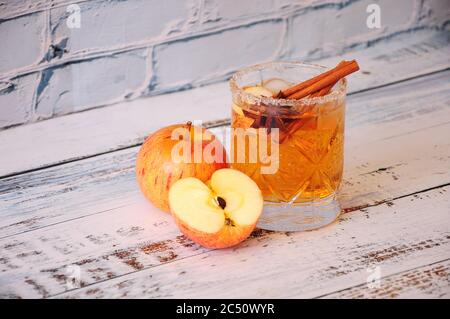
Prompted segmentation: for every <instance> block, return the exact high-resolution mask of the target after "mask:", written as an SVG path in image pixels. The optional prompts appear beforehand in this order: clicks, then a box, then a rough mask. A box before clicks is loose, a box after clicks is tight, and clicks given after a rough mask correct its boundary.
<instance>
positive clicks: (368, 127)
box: [0, 72, 450, 238]
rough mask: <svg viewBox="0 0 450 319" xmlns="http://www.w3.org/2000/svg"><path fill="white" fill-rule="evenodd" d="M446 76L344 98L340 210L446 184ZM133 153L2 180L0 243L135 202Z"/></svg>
mask: <svg viewBox="0 0 450 319" xmlns="http://www.w3.org/2000/svg"><path fill="white" fill-rule="evenodd" d="M449 74H450V72H443V73H440V74H435V75H433V76H429V77H426V78H422V79H416V80H411V81H408V82H407V83H406V82H405V83H404V84H403V83H402V84H397V85H395V86H392V87H387V88H383V89H378V90H377V91H379V92H380V94H379V95H377V94H376V92H375V91H374V92H364V93H361V94H357V95H354V96H352V97H350V98H349V103H348V109H347V117H348V121H347V132H346V162H345V173H344V176H345V180H344V187H343V190H342V202H343V205H344V208H345V209H347V210H352V209H354V207H360V206H364V205H372V204H374V203H377V202H380V201H385V200H389V199H392V198H396V197H399V196H403V195H405V194H410V193H414V192H417V191H421V190H423V189H427V188H430V187H434V186H436V185H441V184H445V183H447V182H449V181H450V178H449V176H450V166H449V165H450V162H449V161H448V160H447V158H448V156H449V154H450V141H449V140H448V138H447V137H448V136H449V135H450V123H448V118H449V117H450V115H449V114H450V108H449V103H450V102H449V101H450V92H449V91H448V89H447V85H446V82H445V79H447V78H448V76H449ZM405 95H407V97H405ZM365 96H366V97H367V98H364V97H365ZM216 131H217V132H218V131H220V130H219V129H217V130H216ZM418 141H420V143H418ZM423 141H433V143H425V142H423ZM399 145H402V148H400V147H398V146H399ZM137 149H138V148H137V147H135V148H130V149H126V150H122V151H117V152H114V153H111V154H105V155H101V156H97V157H94V158H90V159H85V160H81V161H77V162H74V163H67V164H64V165H61V166H56V167H52V168H48V169H45V170H39V171H36V172H32V173H27V174H22V175H17V176H13V177H9V178H4V179H2V180H1V181H0V216H1V217H2V218H1V219H0V238H2V237H8V236H12V235H14V234H18V233H21V232H25V231H30V230H34V229H38V228H41V227H46V226H48V225H52V224H54V223H61V222H64V221H66V220H70V219H76V218H81V217H83V216H87V215H91V214H96V213H99V212H103V211H108V210H111V209H115V208H118V207H122V206H126V205H129V204H132V203H134V202H135V201H136V200H138V199H139V198H140V194H139V190H138V187H137V185H136V182H135V177H134V161H135V154H136V152H137ZM380 149H381V150H383V152H384V153H380V151H379V150H380ZM86 172H88V174H86ZM381 185H382V186H381Z"/></svg>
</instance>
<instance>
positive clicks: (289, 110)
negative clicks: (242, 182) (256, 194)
mask: <svg viewBox="0 0 450 319" xmlns="http://www.w3.org/2000/svg"><path fill="white" fill-rule="evenodd" d="M324 71H327V68H325V67H323V66H319V65H312V64H306V63H297V62H270V63H264V64H258V65H254V66H251V67H247V68H244V69H241V70H239V71H238V72H237V73H235V74H234V75H233V77H232V78H231V80H230V88H231V93H232V120H231V138H230V142H231V152H230V156H231V158H230V161H231V165H232V167H233V168H234V169H237V170H240V171H242V172H243V173H245V174H247V175H248V176H250V177H251V178H252V179H253V180H254V181H255V182H256V183H257V184H258V186H259V188H260V189H261V191H262V194H263V197H264V201H265V205H264V211H263V214H262V216H261V218H260V220H259V223H258V225H257V226H258V227H259V228H262V229H268V230H279V231H305V230H311V229H315V228H319V227H322V226H325V225H327V224H330V223H331V222H333V221H334V220H335V219H336V218H337V217H338V216H339V214H340V211H341V209H340V205H339V202H338V200H337V193H338V190H339V186H340V184H341V181H342V171H343V160H344V124H345V95H346V80H345V79H342V80H340V81H339V82H338V83H337V84H336V85H335V86H334V87H333V89H332V91H331V92H330V93H329V94H327V95H325V96H321V97H306V98H303V99H300V100H290V99H278V98H273V97H272V95H276V94H277V93H278V92H279V91H280V90H282V89H284V88H287V87H289V86H292V85H294V84H296V83H299V82H301V81H304V80H307V79H309V78H311V77H314V76H316V75H317V74H319V73H322V72H324ZM255 92H256V94H255ZM268 92H270V94H268ZM258 94H262V95H258Z"/></svg>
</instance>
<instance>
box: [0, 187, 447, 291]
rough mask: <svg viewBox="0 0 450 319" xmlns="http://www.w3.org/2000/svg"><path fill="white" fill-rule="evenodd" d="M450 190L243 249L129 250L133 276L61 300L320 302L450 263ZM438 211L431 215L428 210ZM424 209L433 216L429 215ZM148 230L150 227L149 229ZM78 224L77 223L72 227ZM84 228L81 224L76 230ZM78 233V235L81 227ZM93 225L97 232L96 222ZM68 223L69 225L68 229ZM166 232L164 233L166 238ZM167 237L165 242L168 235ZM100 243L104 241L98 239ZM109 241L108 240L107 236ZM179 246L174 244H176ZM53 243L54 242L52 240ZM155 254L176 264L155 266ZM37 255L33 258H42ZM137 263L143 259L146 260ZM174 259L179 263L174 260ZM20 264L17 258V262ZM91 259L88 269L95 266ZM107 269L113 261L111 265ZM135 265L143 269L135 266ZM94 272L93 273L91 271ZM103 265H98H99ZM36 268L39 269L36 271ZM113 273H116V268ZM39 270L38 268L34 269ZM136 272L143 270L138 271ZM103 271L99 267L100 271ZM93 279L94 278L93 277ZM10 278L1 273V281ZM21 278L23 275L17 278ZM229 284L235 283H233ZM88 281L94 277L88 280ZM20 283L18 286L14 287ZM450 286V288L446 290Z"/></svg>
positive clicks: (258, 240) (43, 280)
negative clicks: (375, 277) (374, 272)
mask: <svg viewBox="0 0 450 319" xmlns="http://www.w3.org/2000/svg"><path fill="white" fill-rule="evenodd" d="M449 191H450V188H449V187H443V188H440V189H437V190H433V191H429V192H424V193H422V194H420V195H419V196H417V197H413V196H411V197H406V198H402V199H398V200H395V201H393V202H392V203H391V204H390V205H389V206H388V205H384V204H383V205H379V206H375V207H371V208H368V209H367V210H366V211H365V212H362V211H356V212H354V213H350V214H347V215H344V216H343V217H342V218H341V219H340V221H339V222H338V223H335V224H333V225H331V226H329V227H326V228H323V229H320V230H317V231H312V232H306V233H256V234H255V235H254V238H252V239H250V240H247V241H246V242H244V243H243V244H241V245H240V246H239V247H237V248H234V249H227V250H216V251H209V252H201V251H199V250H198V247H197V246H194V247H186V248H185V249H186V250H189V251H190V257H189V258H182V257H185V256H180V257H181V258H179V259H176V258H177V254H178V253H179V245H178V244H177V243H176V241H175V240H171V241H166V240H164V239H163V240H162V241H161V242H158V245H157V247H160V248H161V247H163V248H161V249H160V251H156V252H155V251H154V250H153V246H151V247H152V248H151V249H150V250H149V254H150V256H149V255H148V254H146V252H145V251H146V247H148V246H145V245H143V246H141V247H142V248H139V246H138V247H137V248H136V249H135V250H130V251H128V252H129V253H130V255H127V256H126V257H125V258H123V259H122V260H121V262H122V263H123V264H127V263H129V260H130V259H132V258H136V260H133V261H132V264H133V265H135V267H137V269H136V268H135V269H133V268H132V267H130V270H129V272H130V273H129V274H128V275H125V276H121V277H117V278H113V279H110V280H106V281H104V282H99V283H97V284H94V285H90V284H89V283H88V282H86V287H84V288H82V289H77V290H74V291H72V292H69V293H67V294H63V295H57V296H58V297H76V298H80V297H127V298H133V297H135V298H142V297H145V298H150V297H169V298H187V297H189V298H208V297H211V296H214V297H215V298H246V297H247V298H249V297H253V298H255V297H256V298H280V297H281V298H293V297H295V298H298V297H307V298H311V297H318V296H322V295H324V294H327V293H330V292H334V291H337V290H341V289H345V288H349V287H352V286H355V285H361V284H363V283H365V282H366V280H367V276H368V274H369V273H368V272H367V269H368V268H369V267H374V266H378V267H380V268H381V274H382V276H389V275H392V274H396V273H398V272H401V271H406V270H409V269H412V268H415V267H418V266H425V265H428V264H430V263H435V262H437V261H441V260H443V259H448V258H450V250H449V245H450V223H449V217H450V216H449V212H450V210H449V208H450V196H449ZM430 206H432V207H433V210H432V211H429V210H428V209H429V208H430ZM424 211H428V213H427V214H424ZM144 225H145V226H144V227H146V226H147V223H145V224H144ZM73 227H75V224H74V225H73ZM78 227H80V225H78ZM78 227H77V228H76V230H78V231H81V229H80V228H78ZM92 227H95V226H94V224H92ZM68 229H69V226H67V231H68ZM166 233H167V231H166V232H164V234H166ZM163 238H164V237H163ZM101 239H102V238H101V237H100V240H101ZM103 239H104V240H105V241H108V237H107V236H105V238H103ZM174 242H175V243H174ZM55 243H56V241H55ZM158 255H162V256H167V257H168V259H169V260H170V261H171V262H168V263H164V264H163V265H160V266H158V267H154V265H155V263H154V262H153V263H152V262H149V261H148V260H154V259H155V257H156V258H158V257H157V256H158ZM38 259H39V257H38V256H36V257H30V260H34V263H36V260H38ZM146 259H147V262H145V263H144V264H141V265H139V261H141V260H146ZM175 259H176V260H175ZM14 260H15V259H13V260H12V262H14ZM92 263H93V264H92V266H91V265H90V264H89V261H88V262H87V263H86V264H84V265H81V267H82V269H83V266H84V272H85V273H89V269H96V267H97V264H96V262H95V261H93V262H92ZM107 264H109V265H112V264H114V262H113V261H112V260H111V261H110V262H109V263H107ZM136 265H138V266H136ZM91 267H92V268H91ZM100 268H101V267H100ZM35 269H36V268H35ZM115 269H119V266H117V267H116V268H115ZM36 270H37V269H36ZM136 270H138V271H136ZM99 272H100V273H101V270H100V271H99ZM27 273H28V274H29V275H30V278H35V282H36V283H37V284H38V285H42V286H43V287H45V289H46V290H47V291H48V296H51V295H52V293H53V291H54V290H53V287H54V285H55V282H57V280H55V279H54V280H53V281H51V280H49V278H48V277H49V276H48V275H46V274H42V273H41V274H38V275H36V277H32V274H33V272H27ZM88 276H89V275H88ZM3 277H5V276H2V278H3ZM19 278H20V279H21V277H18V278H17V279H19ZM230 279H231V280H230ZM87 280H89V278H87ZM18 282H19V280H17V283H16V282H15V281H13V282H12V283H11V284H12V287H11V288H13V293H14V291H17V292H18V293H19V295H20V294H25V293H27V294H30V295H29V296H33V295H34V296H36V292H38V291H36V290H35V289H30V288H31V287H27V285H26V284H24V283H22V284H20V285H19V283H18ZM14 283H16V284H14ZM448 289H449V286H447V292H448Z"/></svg>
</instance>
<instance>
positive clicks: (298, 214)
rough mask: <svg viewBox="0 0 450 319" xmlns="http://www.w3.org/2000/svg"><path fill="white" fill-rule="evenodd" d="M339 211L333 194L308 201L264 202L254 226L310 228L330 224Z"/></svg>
mask: <svg viewBox="0 0 450 319" xmlns="http://www.w3.org/2000/svg"><path fill="white" fill-rule="evenodd" d="M340 212H341V207H340V205H339V202H338V201H337V199H336V196H335V195H333V196H329V197H327V198H323V199H320V200H315V201H314V202H309V203H299V204H290V203H273V202H265V203H264V210H263V213H262V215H261V217H260V219H259V222H258V224H257V225H256V227H258V228H261V229H267V230H274V231H305V230H312V229H316V228H320V227H323V226H326V225H328V224H331V223H332V222H333V221H335V220H336V219H337V218H338V217H339V214H340Z"/></svg>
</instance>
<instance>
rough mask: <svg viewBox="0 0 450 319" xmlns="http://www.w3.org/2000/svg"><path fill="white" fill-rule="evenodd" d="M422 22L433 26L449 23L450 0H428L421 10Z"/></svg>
mask: <svg viewBox="0 0 450 319" xmlns="http://www.w3.org/2000/svg"><path fill="white" fill-rule="evenodd" d="M421 20H422V21H421V23H422V24H426V25H432V26H439V27H441V26H444V25H445V24H447V27H448V25H449V21H450V1H449V0H426V1H425V2H424V4H423V8H422V12H421Z"/></svg>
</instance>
